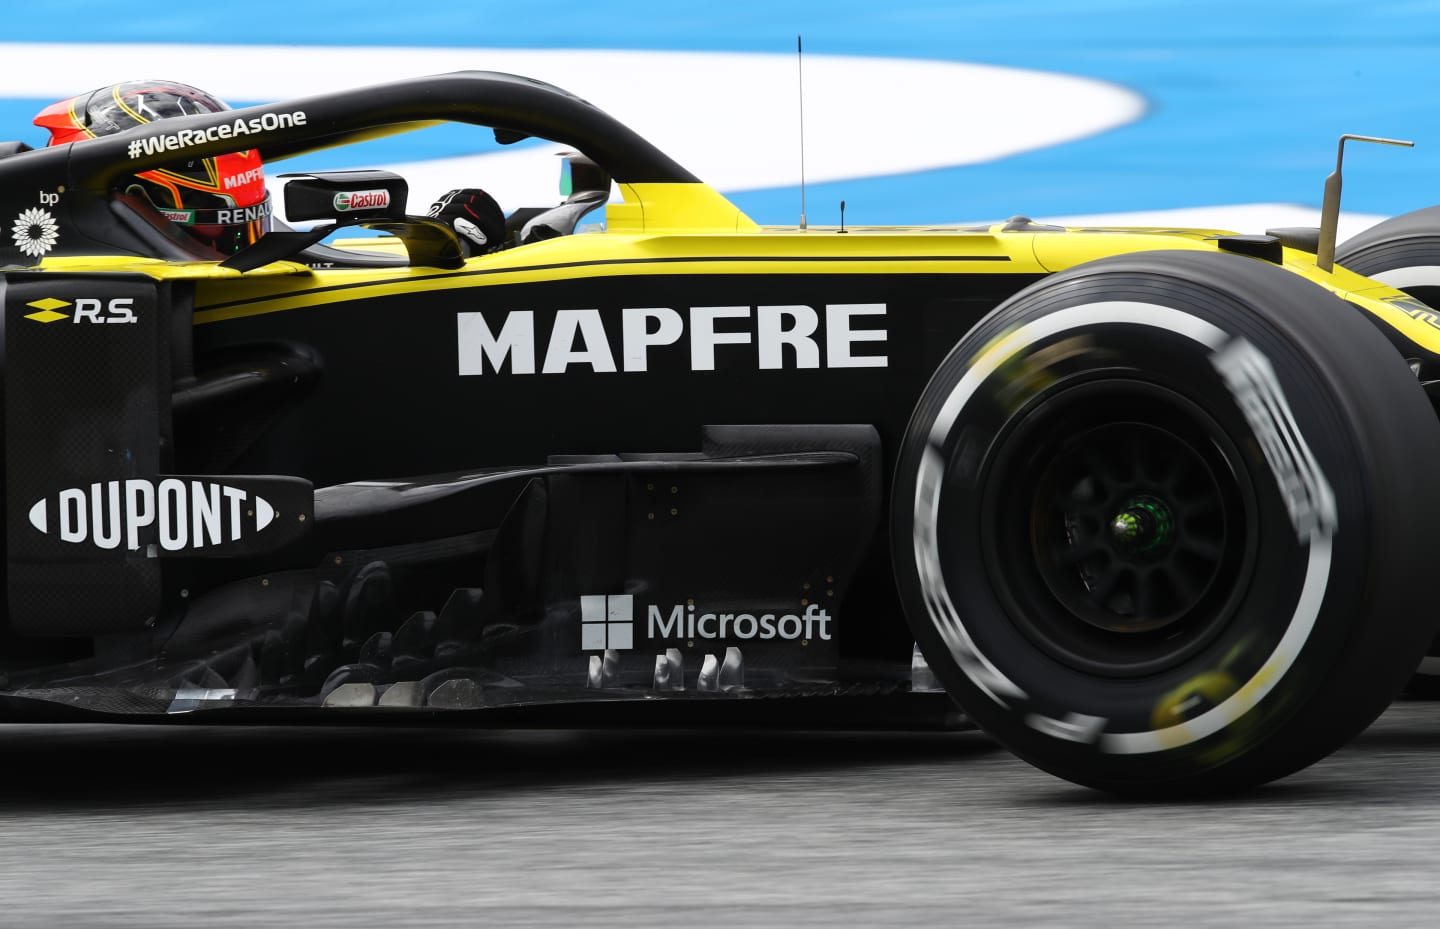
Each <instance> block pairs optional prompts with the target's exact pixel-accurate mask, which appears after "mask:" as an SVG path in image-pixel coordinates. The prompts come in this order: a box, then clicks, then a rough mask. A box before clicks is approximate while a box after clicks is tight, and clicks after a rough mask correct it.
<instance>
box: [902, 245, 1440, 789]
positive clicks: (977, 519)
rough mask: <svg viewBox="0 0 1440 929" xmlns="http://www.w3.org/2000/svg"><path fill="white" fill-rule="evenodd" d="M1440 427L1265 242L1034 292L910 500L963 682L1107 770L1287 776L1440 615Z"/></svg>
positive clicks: (1072, 765)
mask: <svg viewBox="0 0 1440 929" xmlns="http://www.w3.org/2000/svg"><path fill="white" fill-rule="evenodd" d="M1437 455H1440V429H1437V425H1436V422H1435V418H1434V414H1433V413H1432V412H1431V410H1430V407H1429V404H1428V403H1427V402H1426V401H1425V398H1424V396H1423V394H1422V393H1421V391H1420V389H1419V387H1418V385H1417V384H1416V383H1415V380H1414V378H1413V376H1411V374H1410V373H1409V370H1408V369H1407V367H1406V365H1405V363H1404V361H1403V360H1402V359H1401V357H1400V356H1399V355H1398V354H1397V353H1396V352H1395V351H1394V349H1393V348H1391V347H1390V345H1389V344H1388V343H1387V342H1386V340H1385V339H1384V337H1383V336H1382V335H1381V334H1380V333H1378V332H1377V331H1376V330H1375V328H1374V326H1373V325H1372V324H1371V323H1369V322H1368V321H1367V320H1365V319H1363V318H1361V317H1360V315H1359V313H1358V312H1357V311H1355V310H1353V309H1352V308H1350V307H1348V306H1347V305H1346V304H1344V303H1343V302H1342V301H1340V300H1339V299H1338V298H1336V297H1334V296H1332V295H1331V294H1329V293H1328V292H1326V291H1323V290H1321V289H1320V288H1318V287H1316V286H1315V285H1313V284H1311V283H1309V282H1307V281H1305V280H1304V279H1302V278H1299V277H1296V276H1294V275H1291V274H1289V273H1287V272H1285V271H1284V270H1282V269H1280V268H1277V267H1275V266H1273V265H1269V264H1266V263H1264V262H1261V261H1258V260H1255V259H1250V258H1245V257H1241V256H1236V255H1229V254H1223V253H1210V252H1154V253H1146V254H1140V255H1131V256H1122V257H1118V258H1113V259H1106V260H1102V261H1098V262H1094V263H1091V264H1087V265H1083V266H1080V267H1077V268H1074V269H1071V270H1070V271H1067V272H1063V273H1061V274H1057V275H1054V276H1052V277H1050V278H1047V279H1046V280H1044V281H1042V282H1040V283H1039V284H1037V285H1035V286H1033V287H1031V288H1029V289H1027V290H1025V291H1023V292H1021V293H1020V294H1017V295H1016V296H1015V297H1014V298H1012V299H1011V300H1010V301H1009V302H1008V303H1006V304H1005V305H1003V306H1002V307H1000V308H999V309H997V310H996V311H995V312H994V313H993V314H992V315H991V316H990V317H988V318H987V319H986V320H985V321H984V322H983V323H982V324H981V325H980V326H978V327H977V328H976V329H975V330H973V331H972V332H971V333H969V334H967V335H966V337H965V338H964V339H963V340H962V341H961V342H960V343H959V344H958V345H957V346H956V348H955V349H954V351H952V352H951V354H950V355H949V357H947V359H946V360H945V361H944V362H943V363H942V364H941V366H940V368H939V369H938V370H937V371H936V373H935V375H934V377H933V378H932V380H931V382H930V384H929V386H928V387H927V388H926V390H925V392H924V394H923V395H922V397H921V400H920V402H919V404H918V405H917V408H916V411H915V414H914V417H913V418H912V421H911V424H910V427H909V430H908V431H907V434H906V437H905V442H904V446H903V448H902V450H901V456H900V461H899V463H898V466H897V471H896V480H895V492H894V496H893V500H894V513H893V519H892V531H893V547H894V551H895V558H896V565H895V568H896V573H897V578H898V581H899V586H900V589H901V592H902V598H903V600H904V602H905V608H906V614H907V616H908V617H909V619H910V622H911V625H912V627H913V628H914V631H915V635H916V638H917V641H918V642H919V643H920V647H921V649H922V651H923V652H924V653H925V655H926V658H927V660H928V661H929V664H930V666H931V668H932V669H934V670H935V672H936V673H937V675H938V676H939V677H940V679H941V680H942V682H944V683H945V685H946V687H947V688H948V689H949V690H950V692H951V693H952V695H954V696H955V698H956V699H957V700H958V701H959V703H960V704H961V706H962V707H963V708H964V709H965V710H966V711H967V712H968V713H969V714H970V715H972V716H973V717H974V718H975V720H976V721H977V722H978V723H979V724H980V725H981V726H983V727H984V728H985V729H986V730H988V731H989V732H990V733H991V734H992V735H994V736H995V737H996V738H997V739H999V740H1000V741H1001V742H1002V743H1004V744H1005V745H1006V746H1007V747H1009V748H1010V749H1011V750H1013V751H1014V752H1015V753H1016V754H1018V755H1020V756H1021V757H1022V758H1025V759H1026V760H1028V761H1030V762H1032V763H1033V764H1035V765H1037V766H1039V767H1041V768H1044V769H1045V770H1048V771H1050V772H1052V773H1054V774H1057V775H1059V776H1061V777H1064V778H1067V779H1069V780H1071V781H1074V782H1076V783H1080V784H1085V785H1088V786H1092V787H1097V788H1100V789H1103V790H1109V791H1116V792H1123V793H1134V794H1149V795H1186V794H1194V793H1203V792H1211V791H1217V790H1226V789H1235V788H1239V787H1245V786H1249V785H1253V784H1258V783H1262V782H1264V781H1267V780H1270V779H1273V778H1276V777H1281V776H1284V775H1286V774H1289V773H1291V772H1293V771H1296V770H1299V769H1300V768H1303V767H1305V766H1306V765H1308V764H1311V763H1312V762H1314V761H1316V760H1318V759H1320V758H1322V757H1324V756H1325V755H1326V754H1328V753H1329V752H1331V751H1333V750H1334V749H1335V748H1337V747H1338V746H1340V745H1341V744H1343V743H1344V742H1345V741H1346V740H1348V739H1349V738H1351V737H1352V736H1353V735H1354V734H1355V733H1357V732H1358V731H1360V730H1361V729H1362V728H1363V727H1364V726H1366V725H1367V724H1368V723H1369V722H1370V721H1372V720H1373V719H1374V718H1375V717H1376V716H1377V715H1378V714H1379V713H1380V712H1381V711H1382V710H1383V709H1384V707H1385V706H1386V704H1387V703H1388V702H1389V701H1390V699H1391V698H1392V697H1393V696H1394V694H1395V692H1396V691H1397V690H1398V689H1399V687H1400V685H1401V684H1402V683H1403V682H1404V680H1405V678H1406V676H1407V675H1408V674H1409V672H1410V671H1411V670H1412V669H1413V668H1414V667H1415V665H1416V662H1417V661H1418V660H1419V657H1420V656H1421V654H1423V652H1424V648H1425V645H1426V643H1427V642H1428V640H1429V638H1430V636H1431V634H1432V633H1433V631H1434V628H1435V625H1436V623H1435V620H1434V618H1433V611H1432V610H1430V609H1429V605H1428V603H1427V602H1426V601H1427V598H1426V584H1425V578H1426V567H1425V562H1424V557H1423V556H1424V552H1425V551H1426V549H1427V548H1428V545H1427V539H1428V535H1429V532H1430V527H1431V526H1433V525H1436V524H1437V521H1440V493H1437V492H1436V491H1435V490H1433V489H1431V482H1430V481H1429V480H1428V478H1427V476H1426V474H1425V468H1424V465H1425V464H1426V463H1427V462H1433V461H1435V460H1437V458H1436V457H1435V456H1437Z"/></svg>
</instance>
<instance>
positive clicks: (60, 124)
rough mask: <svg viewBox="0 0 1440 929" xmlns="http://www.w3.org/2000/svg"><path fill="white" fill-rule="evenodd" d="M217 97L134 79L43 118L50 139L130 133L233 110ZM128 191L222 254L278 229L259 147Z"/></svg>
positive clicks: (199, 161)
mask: <svg viewBox="0 0 1440 929" xmlns="http://www.w3.org/2000/svg"><path fill="white" fill-rule="evenodd" d="M228 109H230V107H228V106H226V105H225V104H224V103H222V102H221V101H219V100H217V99H216V98H215V97H213V96H211V95H210V94H208V93H206V92H205V91H203V90H199V89H198V88H195V87H191V86H189V85H188V84H179V83H176V82H174V81H127V82H125V83H121V84H112V85H110V86H109V87H101V88H100V89H98V90H93V91H91V92H89V93H86V94H80V95H79V96H76V97H71V98H70V99H68V100H62V101H60V102H59V103H52V104H51V105H50V106H47V107H46V108H45V109H43V110H41V111H40V113H39V115H37V116H36V117H35V125H37V126H40V127H42V128H44V129H48V130H50V143H49V144H50V145H65V144H66V143H69V142H81V141H84V140H85V139H93V138H95V137H97V136H103V135H110V134H111V133H116V132H123V131H124V130H126V129H133V128H135V127H136V126H141V125H144V124H146V123H150V122H154V121H155V120H157V119H167V118H169V117H172V116H195V115H197V114H200V113H218V112H221V111H222V110H228ZM124 191H125V193H127V194H130V195H132V196H134V195H140V196H143V197H144V198H145V199H146V200H148V201H149V202H150V204H151V205H152V206H154V207H155V209H156V210H158V211H159V212H160V213H161V214H162V215H163V216H165V217H166V218H167V219H169V220H170V221H171V222H174V223H177V224H178V225H180V226H183V227H184V228H185V230H186V231H187V232H189V233H190V235H191V236H193V237H194V238H196V239H198V240H200V241H201V242H202V243H204V244H206V245H208V246H210V247H212V248H214V249H215V250H216V251H218V252H220V253H222V254H227V255H228V254H231V253H233V252H236V251H239V250H240V249H241V248H243V247H244V246H246V245H249V244H250V243H251V242H254V241H255V240H256V239H258V238H259V237H260V236H261V235H263V234H264V233H265V231H266V230H267V229H269V228H270V211H271V205H270V195H269V194H268V193H267V192H266V190H265V172H264V167H263V165H262V164H261V161H260V153H259V152H258V151H255V150H253V149H252V150H247V151H243V152H233V153H231V154H226V155H217V156H215V157H213V158H192V159H190V160H189V161H184V162H177V163H176V164H174V165H172V166H170V167H167V168H160V169H156V170H154V171H145V172H142V173H140V174H137V175H135V176H134V177H133V178H131V179H130V180H129V181H128V182H127V183H126V185H125V187H124Z"/></svg>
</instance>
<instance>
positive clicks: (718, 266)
mask: <svg viewBox="0 0 1440 929" xmlns="http://www.w3.org/2000/svg"><path fill="white" fill-rule="evenodd" d="M957 251H958V254H957ZM1041 272H1042V269H1041V268H1040V266H1039V265H1038V264H1037V263H1036V262H1035V260H1034V257H1033V255H1032V254H1031V250H1030V248H1029V245H1028V243H1026V242H1024V241H1022V240H1021V237H1014V238H1008V239H1004V240H1002V239H998V238H996V237H993V236H989V235H986V234H983V233H976V234H971V235H970V236H969V239H968V240H967V241H966V242H965V246H964V248H963V249H960V250H957V248H956V242H955V240H954V239H953V238H950V237H942V236H935V235H909V236H883V237H880V236H876V237H867V236H864V235H853V236H852V235H849V234H847V235H846V237H845V238H844V239H839V238H838V237H837V236H836V235H834V234H832V235H830V236H828V237H827V238H826V239H825V240H823V241H822V240H821V238H820V237H819V236H816V235H815V234H812V233H799V234H791V235H778V236H776V235H767V236H736V235H731V234H720V235H716V234H710V235H706V234H698V235H675V236H668V235H667V236H643V235H635V236H626V235H623V234H619V233H614V232H610V233H603V234H594V235H579V236H570V237H566V238H562V239H551V240H548V241H547V242H542V243H536V244H534V245H529V246H524V247H521V248H516V249H510V250H508V251H504V252H498V253H496V254H492V255H485V256H481V257H478V258H472V259H470V260H469V261H468V262H466V264H465V267H464V268H463V269H461V270H459V271H448V272H447V271H441V270H438V269H435V268H384V269H364V270H361V269H327V270H323V271H315V272H313V274H312V276H309V277H307V278H306V280H304V281H303V282H301V281H297V280H296V279H295V278H294V277H288V278H284V277H274V278H271V279H269V280H263V281H254V282H251V281H246V282H245V283H244V285H243V286H241V287H238V288H237V287H236V286H235V283H234V282H218V281H217V282H208V281H202V282H200V283H199V284H198V286H197V292H196V313H195V322H196V323H197V324H203V323H215V322H221V321H224V320H229V319H239V318H243V317H248V316H258V315H263V314H266V313H278V312H283V311H286V310H295V309H301V308H305V307H314V306H323V305H326V304H333V303H344V302H350V301H354V300H367V299H373V298H376V297H382V296H392V295H396V294H420V293H428V292H436V291H444V290H453V289H456V288H468V287H483V286H491V285H501V284H527V283H540V282H547V281H563V280H573V279H576V278H600V277H632V276H655V275H704V276H710V275H717V274H731V275H766V274H824V275H843V274H863V275H875V274H887V275H888V274H894V275H909V274H957V275H962V274H976V273H988V274H1039V273H1041ZM297 285H302V286H297Z"/></svg>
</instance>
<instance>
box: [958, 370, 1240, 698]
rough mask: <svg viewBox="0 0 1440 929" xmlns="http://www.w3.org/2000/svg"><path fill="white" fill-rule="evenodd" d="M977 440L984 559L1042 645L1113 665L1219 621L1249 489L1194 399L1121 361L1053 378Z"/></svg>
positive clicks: (1166, 656)
mask: <svg viewBox="0 0 1440 929" xmlns="http://www.w3.org/2000/svg"><path fill="white" fill-rule="evenodd" d="M992 447H993V448H994V449H996V450H997V451H996V452H995V453H994V455H993V459H992V461H991V463H990V465H989V466H988V468H987V470H986V475H985V477H984V478H983V480H984V482H985V492H984V494H983V499H984V501H985V503H984V504H983V505H982V515H981V531H982V551H984V552H985V553H986V558H987V565H986V567H987V574H988V575H989V576H990V577H991V578H992V580H993V581H994V582H995V586H996V589H997V592H998V593H999V594H1000V597H1001V600H1002V602H1003V604H1004V605H1005V607H1006V609H1007V611H1008V612H1009V614H1010V615H1011V617H1012V619H1013V621H1014V622H1015V625H1016V626H1017V627H1019V628H1020V629H1021V630H1022V631H1023V632H1024V633H1025V634H1026V635H1027V636H1028V637H1029V638H1030V639H1031V640H1032V641H1033V642H1034V643H1035V644H1036V645H1038V646H1039V647H1040V649H1041V650H1042V651H1044V652H1045V653H1046V654H1048V655H1050V656H1051V657H1053V658H1055V659H1057V660H1059V661H1062V662H1064V663H1066V664H1068V665H1070V666H1072V667H1078V668H1081V669H1083V670H1085V671H1087V672H1090V673H1100V674H1104V675H1108V676H1121V677H1128V676H1137V675H1143V674H1150V673H1155V672H1157V671H1160V670H1163V669H1164V668H1167V667H1171V666H1173V665H1175V664H1178V663H1180V662H1182V661H1183V660H1185V659H1186V658H1188V657H1189V656H1191V655H1193V654H1194V653H1195V652H1196V651H1198V650H1199V649H1201V648H1203V647H1204V646H1205V645H1206V644H1208V643H1209V642H1211V641H1213V640H1214V639H1215V637H1216V636H1218V635H1219V633H1220V631H1221V630H1222V629H1223V628H1224V627H1225V626H1226V624H1227V622H1228V620H1229V618H1230V616H1231V614H1232V613H1233V609H1234V605H1235V603H1236V602H1237V600H1238V597H1239V594H1240V593H1241V592H1242V590H1243V588H1244V586H1245V584H1246V583H1248V580H1249V576H1250V573H1251V568H1252V567H1253V561H1254V555H1255V552H1254V548H1255V536H1256V532H1255V528H1254V502H1253V500H1254V497H1253V491H1252V489H1251V487H1250V482H1249V479H1248V476H1247V474H1246V472H1245V469H1244V466H1243V462H1242V461H1241V458H1240V455H1239V452H1238V450H1237V449H1236V448H1235V447H1234V445H1233V444H1232V443H1231V442H1230V441H1229V439H1228V438H1227V437H1226V435H1225V433H1224V432H1223V430H1222V429H1221V427H1220V426H1219V425H1218V424H1217V423H1216V422H1215V420H1214V419H1213V418H1212V417H1210V416H1209V415H1208V414H1206V413H1205V412H1204V411H1203V410H1202V409H1201V408H1200V407H1199V406H1198V405H1197V404H1195V403H1194V402H1192V401H1191V400H1189V399H1187V398H1185V397H1184V396H1182V395H1181V394H1179V393H1178V392H1176V391H1174V390H1171V389H1169V388H1167V387H1163V386H1160V385H1158V384H1154V383H1150V382H1148V381H1140V380H1136V379H1133V378H1128V377H1127V378H1116V377H1109V378H1092V379H1090V380H1087V381H1084V382H1079V383H1076V382H1068V383H1063V384H1060V385H1057V386H1056V387H1055V388H1053V389H1051V390H1050V391H1048V392H1047V393H1046V394H1045V395H1044V396H1042V397H1040V398H1037V399H1036V400H1035V401H1033V402H1032V403H1031V404H1029V406H1028V407H1027V409H1026V410H1023V411H1021V412H1020V413H1019V414H1018V415H1017V416H1015V417H1014V418H1012V419H1011V421H1010V424H1009V425H1008V426H1007V427H1006V429H1005V430H1003V431H1002V433H1001V435H1000V436H998V437H997V439H996V441H995V443H994V445H993V446H992Z"/></svg>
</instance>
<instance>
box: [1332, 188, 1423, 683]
mask: <svg viewBox="0 0 1440 929" xmlns="http://www.w3.org/2000/svg"><path fill="white" fill-rule="evenodd" d="M1335 260H1336V263H1338V264H1340V265H1341V266H1343V267H1345V268H1348V269H1350V270H1351V271H1355V272H1357V273H1360V274H1363V275H1365V276H1366V277H1369V278H1373V279H1375V280H1378V281H1380V282H1382V283H1385V284H1389V285H1390V286H1391V287H1394V288H1396V289H1397V290H1403V291H1404V292H1405V293H1407V294H1409V295H1410V296H1412V297H1414V298H1415V299H1417V300H1419V301H1420V302H1422V303H1424V304H1426V305H1427V306H1429V307H1430V308H1431V309H1433V310H1440V206H1432V207H1427V208H1425V209H1423V210H1415V211H1414V212H1411V213H1406V214H1404V215H1401V216H1395V217H1392V218H1391V219H1387V220H1385V221H1384V222H1381V223H1377V224H1376V225H1374V226H1371V227H1370V228H1369V229H1366V230H1365V231H1364V232H1362V233H1360V234H1359V235H1357V236H1355V237H1354V238H1352V239H1350V240H1348V241H1346V242H1345V243H1343V244H1342V245H1340V247H1339V248H1337V249H1336V251H1335ZM1427 376H1432V377H1433V375H1427ZM1426 654H1427V656H1428V657H1427V658H1425V659H1422V660H1421V662H1420V664H1419V665H1418V666H1417V667H1416V669H1415V674H1414V676H1412V677H1411V678H1410V682H1409V684H1408V685H1406V690H1405V692H1406V695H1407V696H1410V697H1419V698H1423V699H1427V700H1440V639H1437V640H1436V641H1432V642H1431V643H1430V647H1429V648H1427V649H1426Z"/></svg>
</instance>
